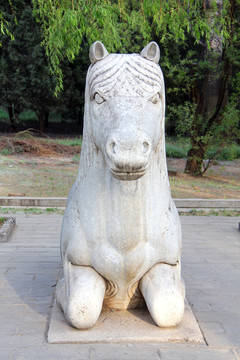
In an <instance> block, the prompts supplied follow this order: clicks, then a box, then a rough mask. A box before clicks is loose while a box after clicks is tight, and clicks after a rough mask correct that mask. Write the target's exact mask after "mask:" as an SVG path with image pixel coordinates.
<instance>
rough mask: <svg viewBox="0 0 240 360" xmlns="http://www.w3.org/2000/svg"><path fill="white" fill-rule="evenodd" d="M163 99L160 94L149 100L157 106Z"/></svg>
mask: <svg viewBox="0 0 240 360" xmlns="http://www.w3.org/2000/svg"><path fill="white" fill-rule="evenodd" d="M160 99H161V96H160V93H159V92H158V93H157V94H155V95H153V96H152V97H151V98H150V99H149V100H150V101H151V102H152V103H153V104H157V103H158V102H159V101H160Z"/></svg>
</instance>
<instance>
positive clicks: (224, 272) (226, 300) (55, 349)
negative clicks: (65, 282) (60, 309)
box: [0, 215, 240, 360]
mask: <svg viewBox="0 0 240 360" xmlns="http://www.w3.org/2000/svg"><path fill="white" fill-rule="evenodd" d="M16 218H17V224H18V226H17V227H16V229H15V231H14V233H13V236H12V237H11V240H10V242H7V243H2V244H1V247H0V339H1V344H0V359H1V360H43V359H44V360H55V359H57V360H67V359H71V360H82V359H83V360H93V359H94V360H130V359H131V360H159V359H161V360H175V359H176V360H193V359H194V360H240V335H239V334H240V286H239V272H240V234H239V231H238V230H237V225H238V222H239V218H230V217H212V216H211V217H181V222H182V229H183V253H182V254H183V260H182V261H183V276H184V279H185V282H186V284H187V298H188V301H189V303H190V306H191V308H192V310H193V312H194V315H195V316H196V319H197V321H198V324H199V326H200V328H201V330H202V331H203V335H204V337H205V340H206V344H205V345H194V344H186V343H185V344H177V343H158V344H154V343H151V344H144V345H143V344H141V343H135V344H133V343H128V344H124V343H122V344H48V343H47V340H46V334H47V329H48V324H49V323H48V321H49V316H50V314H51V311H52V297H53V295H54V289H55V284H56V279H57V278H58V272H59V266H60V254H59V235H60V225H61V220H62V218H61V216H54V215H48V216H41V215H35V216H34V215H31V216H30V215H29V216H26V215H16ZM193 258H195V262H194V261H193ZM136 331H137V329H136Z"/></svg>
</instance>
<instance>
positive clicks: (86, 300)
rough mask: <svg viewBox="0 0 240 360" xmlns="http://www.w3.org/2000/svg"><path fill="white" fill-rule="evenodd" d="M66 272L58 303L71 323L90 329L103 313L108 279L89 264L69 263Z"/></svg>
mask: <svg viewBox="0 0 240 360" xmlns="http://www.w3.org/2000/svg"><path fill="white" fill-rule="evenodd" d="M64 273H65V278H63V279H62V280H61V281H60V282H59V284H58V287H57V293H56V296H57V303H58V304H59V305H60V307H61V308H62V310H63V312H64V314H65V317H66V319H67V322H68V323H69V324H70V325H72V326H74V327H76V328H78V329H88V328H90V327H92V326H93V325H94V324H95V323H96V321H97V319H98V317H99V315H100V313H101V310H102V303H103V298H104V295H105V291H106V281H105V280H104V279H103V277H102V276H100V275H99V274H98V273H97V272H96V271H95V270H94V269H93V268H92V267H88V266H77V265H72V264H71V263H68V265H67V269H65V271H64Z"/></svg>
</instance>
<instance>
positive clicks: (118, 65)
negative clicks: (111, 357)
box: [56, 41, 185, 329]
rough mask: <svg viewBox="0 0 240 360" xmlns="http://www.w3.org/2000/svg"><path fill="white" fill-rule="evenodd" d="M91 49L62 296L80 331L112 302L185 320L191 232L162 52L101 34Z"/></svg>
mask: <svg viewBox="0 0 240 360" xmlns="http://www.w3.org/2000/svg"><path fill="white" fill-rule="evenodd" d="M89 55H90V60H91V65H90V67H89V69H88V72H87V77H86V87H85V104H84V131H83V138H82V148H81V157H80V164H79V171H78V175H77V179H76V181H75V183H74V185H73V187H72V189H71V191H70V193H69V196H68V201H67V207H66V211H65V213H64V217H63V223H62V231H61V239H60V247H61V254H62V262H63V269H64V277H63V278H62V281H60V282H59V283H58V286H57V289H56V301H57V303H58V304H59V306H60V307H61V309H62V310H63V312H64V315H65V318H66V320H67V322H68V323H69V324H70V325H72V326H74V327H75V328H78V329H89V328H91V327H92V326H94V325H95V323H96V322H97V320H98V318H99V316H100V313H101V310H102V308H103V307H107V308H110V309H115V310H125V309H132V308H135V307H137V306H139V304H141V303H143V302H144V301H145V302H146V304H147V307H148V310H149V313H150V314H151V317H152V319H153V320H154V322H155V324H156V326H159V327H163V328H165V327H172V326H177V325H179V324H180V322H181V321H182V318H183V315H184V299H185V288H184V283H183V282H182V277H181V246H182V238H181V224H180V220H179V215H178V212H177V210H176V206H175V204H174V202H173V200H172V197H171V191H170V185H169V181H168V173H167V163H166V150H165V133H164V128H165V125H164V124H165V88H164V78H163V74H162V70H161V68H160V66H159V64H158V62H159V58H160V49H159V47H158V45H157V43H156V42H154V41H152V42H150V43H149V44H148V45H147V46H146V47H145V48H144V49H143V50H142V52H141V54H109V53H108V52H107V50H106V48H105V46H104V45H103V44H102V43H101V42H100V41H96V42H94V43H93V44H92V46H91V48H90V52H89Z"/></svg>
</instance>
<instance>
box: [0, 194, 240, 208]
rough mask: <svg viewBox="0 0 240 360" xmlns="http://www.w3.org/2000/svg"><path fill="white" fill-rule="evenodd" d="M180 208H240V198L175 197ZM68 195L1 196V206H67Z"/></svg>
mask: <svg viewBox="0 0 240 360" xmlns="http://www.w3.org/2000/svg"><path fill="white" fill-rule="evenodd" d="M174 202H175V205H176V207H177V208H178V209H181V210H187V209H238V210H239V209H240V199H174ZM66 203H67V198H66V197H61V198H60V197H47V198H42V197H26V196H25V197H17V196H16V197H7V196H0V206H7V207H28V206H31V207H43V208H47V207H60V208H65V207H66Z"/></svg>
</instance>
